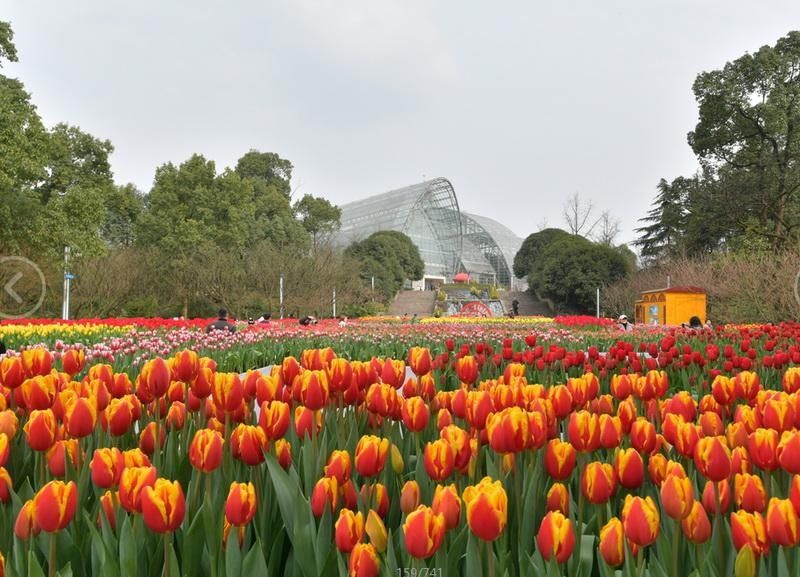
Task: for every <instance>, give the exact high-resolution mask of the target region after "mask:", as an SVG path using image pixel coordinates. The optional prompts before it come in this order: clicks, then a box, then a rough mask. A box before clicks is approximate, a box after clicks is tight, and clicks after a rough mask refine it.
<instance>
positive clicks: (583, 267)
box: [528, 235, 631, 312]
mask: <svg viewBox="0 0 800 577" xmlns="http://www.w3.org/2000/svg"><path fill="white" fill-rule="evenodd" d="M630 271H631V268H630V263H629V261H628V260H627V259H626V257H625V256H623V254H622V253H621V252H620V251H619V250H617V249H614V248H610V247H607V246H603V245H600V244H596V243H593V242H591V241H589V240H586V239H585V238H583V237H581V236H577V235H569V236H567V237H565V238H561V239H559V240H556V241H554V242H553V243H551V244H550V245H548V246H547V247H546V248H545V249H544V251H543V252H542V253H541V255H540V256H539V258H538V259H537V261H536V266H535V267H534V269H533V270H532V271H531V272H530V273H529V274H528V283H529V285H530V287H531V289H533V290H534V291H535V292H536V293H538V294H539V295H540V296H541V297H543V298H546V299H550V300H552V301H553V303H554V304H555V305H556V306H557V307H559V308H561V309H566V310H571V311H576V312H588V311H591V310H592V309H593V308H594V303H595V291H596V290H597V288H598V287H604V286H606V285H608V284H611V283H613V282H616V281H618V280H620V279H622V278H624V277H625V276H626V275H627V274H628V273H629V272H630Z"/></svg>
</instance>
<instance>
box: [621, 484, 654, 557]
mask: <svg viewBox="0 0 800 577" xmlns="http://www.w3.org/2000/svg"><path fill="white" fill-rule="evenodd" d="M660 522H661V516H660V515H659V513H658V507H657V506H656V504H655V503H654V502H653V499H652V498H650V497H646V498H642V497H634V496H632V495H627V496H626V497H625V503H624V504H623V506H622V528H623V530H624V532H625V537H627V538H628V540H629V541H630V542H631V543H633V544H634V545H637V546H639V547H647V546H648V545H651V544H652V543H654V542H655V540H656V539H657V538H658V533H659V523H660Z"/></svg>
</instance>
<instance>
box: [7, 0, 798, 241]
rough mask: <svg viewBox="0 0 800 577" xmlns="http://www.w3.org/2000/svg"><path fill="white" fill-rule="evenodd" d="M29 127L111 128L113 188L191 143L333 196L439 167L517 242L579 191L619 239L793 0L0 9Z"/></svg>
mask: <svg viewBox="0 0 800 577" xmlns="http://www.w3.org/2000/svg"><path fill="white" fill-rule="evenodd" d="M0 6H1V7H2V9H1V10H0V19H3V20H10V21H11V23H12V26H13V29H14V33H15V41H16V44H17V48H18V51H19V58H20V62H19V63H18V64H16V65H9V66H7V67H5V68H3V73H4V74H7V75H11V76H16V77H18V78H20V79H21V80H22V81H23V82H24V83H25V85H26V87H27V89H28V90H29V91H30V92H31V93H32V94H33V101H34V103H35V104H36V105H37V106H38V108H39V111H40V113H41V115H42V117H43V118H44V120H45V122H46V123H47V124H48V125H52V124H55V123H57V122H61V121H66V122H69V123H71V124H76V125H78V126H80V127H81V128H83V129H84V130H86V131H89V132H91V133H92V134H94V135H95V136H98V137H101V138H107V139H109V140H111V141H112V142H113V144H114V146H115V148H116V150H115V152H114V155H113V158H112V162H113V169H114V173H115V177H116V179H117V181H118V182H120V183H123V182H134V183H135V184H136V185H137V186H138V187H139V188H140V189H141V190H143V191H147V190H148V189H149V188H150V185H151V183H152V179H153V174H154V170H155V168H156V166H158V165H160V164H163V163H165V162H168V161H172V162H175V163H180V162H182V161H184V160H186V159H187V158H188V157H189V156H190V155H191V154H192V153H195V152H198V153H202V154H204V155H205V156H206V157H208V158H210V159H213V160H215V161H216V162H217V168H218V169H219V170H221V169H222V168H223V167H225V166H230V165H233V164H234V163H235V161H236V159H237V158H239V157H240V156H241V155H242V154H243V153H244V152H246V151H247V150H249V149H251V148H255V149H258V150H261V151H271V152H277V153H279V154H280V155H281V156H283V157H285V158H288V159H290V160H291V161H292V162H293V163H294V166H295V172H294V179H293V185H294V187H295V188H296V189H297V193H298V194H305V193H311V194H314V195H321V196H324V197H326V198H328V199H330V200H331V201H333V202H335V203H337V204H341V203H345V202H348V201H351V200H357V199H359V198H363V197H365V196H368V195H370V194H374V193H379V192H383V191H386V190H390V189H393V188H399V187H401V186H404V185H407V184H413V183H415V182H419V181H420V180H422V179H424V178H432V177H435V176H444V177H447V178H449V179H450V181H451V182H452V183H453V185H454V187H455V190H456V194H457V196H458V198H459V202H460V204H461V207H462V208H463V209H464V210H467V211H469V212H475V213H478V214H482V215H485V216H488V217H491V218H494V219H497V220H499V221H501V222H503V223H505V224H506V225H507V226H509V227H510V228H511V229H512V230H514V231H515V232H516V233H517V234H518V235H520V236H523V237H524V236H526V235H527V234H529V233H531V232H535V231H536V230H537V229H538V228H539V227H540V225H541V224H542V223H544V222H546V223H547V224H548V225H550V226H563V224H562V218H561V211H562V207H563V203H564V201H565V199H566V197H567V196H569V195H571V194H573V193H575V192H578V193H579V194H580V195H581V197H582V198H584V199H586V200H587V201H588V200H591V201H592V202H593V203H594V205H595V206H596V207H597V209H598V213H599V211H601V210H604V209H607V210H609V211H611V212H612V213H613V214H614V215H615V216H616V217H617V218H619V219H620V220H621V221H622V226H623V233H622V235H621V236H620V238H619V240H620V241H629V240H632V239H633V238H634V236H635V235H634V233H633V229H634V228H635V227H636V226H637V220H638V219H639V218H641V217H642V216H643V215H644V214H645V213H646V211H647V210H648V208H649V205H650V203H651V201H652V198H653V195H654V193H655V186H656V184H657V183H658V180H659V179H660V178H662V177H665V178H668V179H671V178H674V177H676V176H680V175H688V174H691V173H693V172H694V170H695V168H696V166H697V163H696V160H695V158H694V156H693V154H692V152H691V150H690V148H689V146H688V144H687V143H686V133H687V132H688V131H690V130H691V129H692V128H693V127H694V125H695V123H696V120H697V107H696V103H695V101H694V97H693V95H692V91H691V86H692V82H693V80H694V78H695V76H696V75H697V74H698V73H699V72H701V71H704V70H711V69H715V68H719V67H721V66H723V65H724V64H725V62H727V61H729V60H732V59H734V58H737V57H738V56H740V55H742V54H743V53H744V52H746V51H751V52H752V51H754V50H757V49H758V48H759V47H760V46H763V45H764V44H774V42H775V41H776V40H777V39H778V38H779V37H781V36H783V35H785V34H786V33H787V32H788V31H789V30H792V29H797V28H800V2H798V1H797V0H791V1H790V0H786V1H777V0H776V1H762V0H749V1H741V0H647V1H642V0H633V1H613V0H606V1H603V2H600V1H597V0H584V1H568V0H551V1H549V2H541V1H538V2H531V1H528V2H478V1H472V2H467V1H464V0H461V1H456V0H449V1H442V0H437V1H432V0H428V1H415V2H410V1H406V2H401V1H381V0H358V1H353V0H338V1H316V2H311V1H308V2H306V1H298V0H292V1H281V2H279V1H274V2H265V1H258V2H257V1H243V0H242V1H235V2H234V1H230V2H223V1H221V0H215V1H210V0H191V1H189V0H184V1H174V0H173V1H164V0H139V1H137V2H121V1H116V2H114V1H109V0H81V1H64V0H47V1H45V0H0Z"/></svg>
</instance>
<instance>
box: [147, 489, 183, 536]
mask: <svg viewBox="0 0 800 577" xmlns="http://www.w3.org/2000/svg"><path fill="white" fill-rule="evenodd" d="M185 514H186V499H185V498H184V495H183V489H182V488H181V484H180V483H179V482H178V481H169V480H167V479H157V480H156V482H155V483H154V485H153V486H152V487H145V488H144V490H143V491H142V517H144V524H145V525H147V528H148V529H150V530H151V531H153V532H155V533H171V532H172V531H175V530H176V529H177V528H178V527H180V526H181V523H183V517H184V515H185Z"/></svg>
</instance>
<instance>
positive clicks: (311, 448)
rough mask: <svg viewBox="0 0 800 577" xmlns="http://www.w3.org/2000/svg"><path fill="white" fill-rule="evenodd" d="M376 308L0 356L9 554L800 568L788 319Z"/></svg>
mask: <svg viewBox="0 0 800 577" xmlns="http://www.w3.org/2000/svg"><path fill="white" fill-rule="evenodd" d="M387 326H388V328H387V329H385V330H381V329H380V327H375V326H369V325H364V326H361V327H356V326H353V327H339V326H338V325H333V324H331V325H328V326H322V327H315V328H314V330H313V331H307V332H303V331H302V330H301V329H300V328H297V327H289V326H287V327H279V326H274V327H271V328H265V329H259V330H251V331H242V332H239V333H236V335H223V334H222V333H220V334H217V335H205V334H204V333H201V332H199V331H197V330H195V329H191V328H179V329H173V330H167V331H163V330H138V331H133V332H131V333H129V334H128V335H127V336H125V337H111V339H112V340H113V339H118V338H121V339H122V343H120V346H119V347H118V351H117V352H118V354H121V355H124V354H128V355H134V356H138V362H137V363H130V364H129V365H128V367H127V369H124V370H123V369H120V368H115V367H112V366H111V365H108V364H103V363H102V360H103V359H102V357H101V356H96V357H94V358H93V359H92V360H91V361H90V362H87V351H92V352H91V354H95V353H94V349H91V348H85V349H84V348H81V347H76V346H74V344H63V343H62V344H61V346H60V348H58V349H57V350H55V351H53V352H51V351H49V350H48V349H46V348H37V347H30V348H26V349H25V350H23V351H21V352H20V353H19V354H12V355H11V356H8V357H7V358H5V359H4V360H2V361H0V383H2V389H0V392H2V395H0V466H1V467H2V469H0V522H1V523H2V526H3V527H8V528H12V527H13V529H14V530H13V531H10V530H9V531H5V532H0V553H2V554H3V556H4V557H3V561H0V564H3V566H4V570H5V574H7V575H37V574H43V571H44V570H47V571H48V572H49V573H50V574H55V572H56V570H58V571H60V572H61V574H62V575H66V574H71V575H101V574H102V575H137V576H150V575H153V576H155V575H162V574H165V573H166V574H168V575H179V574H180V575H184V574H188V575H237V576H238V575H260V574H276V575H285V574H296V575H304V576H311V575H347V574H350V575H366V576H371V575H379V574H380V575H396V574H397V572H398V570H399V571H400V572H401V573H402V572H403V571H404V569H406V568H408V569H412V568H413V569H415V570H417V572H418V574H419V571H420V570H421V569H422V568H426V569H428V574H429V575H432V574H442V575H492V574H495V575H505V574H508V575H510V576H521V575H562V574H566V575H570V576H577V575H593V574H595V575H603V576H606V575H608V576H610V575H613V574H614V571H615V570H616V569H621V570H622V571H623V572H624V574H632V575H633V574H639V575H641V574H650V575H678V574H680V573H682V572H685V568H686V567H695V568H696V569H697V571H698V572H699V574H701V575H707V574H720V575H726V574H731V572H732V571H733V568H734V566H736V567H737V571H738V572H739V573H738V574H749V575H755V574H756V572H759V571H763V572H764V573H765V574H767V572H768V571H771V570H772V569H773V568H774V569H775V572H776V574H786V575H793V574H796V570H797V567H798V563H800V560H799V559H798V546H797V545H798V541H799V540H800V536H799V535H798V529H797V527H798V512H800V475H799V474H800V460H798V458H797V455H798V454H800V432H799V431H798V426H800V368H796V367H795V365H797V364H798V363H800V347H799V346H798V334H800V326H798V325H795V324H783V325H779V326H772V325H766V326H758V327H730V328H721V329H718V330H716V331H714V332H712V331H701V332H693V331H685V330H666V331H665V330H662V331H660V332H659V333H655V332H652V331H649V332H644V331H642V332H640V333H633V334H624V335H622V334H613V336H611V337H610V339H611V340H608V341H607V342H604V343H603V346H602V347H600V348H598V347H597V346H595V345H589V346H584V345H585V344H586V343H587V342H593V341H587V340H585V339H586V338H590V337H580V336H576V335H574V334H571V333H567V332H556V331H553V330H552V329H548V330H547V331H546V332H542V333H539V334H537V333H533V332H530V331H529V330H528V331H524V332H521V333H519V334H517V335H513V331H512V336H508V332H504V331H503V330H501V329H496V328H487V327H484V326H475V325H461V324H458V325H457V326H456V327H453V326H451V327H447V326H444V325H428V326H426V327H420V326H419V325H413V326H409V327H408V330H407V331H406V330H403V331H398V327H397V326H396V325H387ZM448 328H449V330H448ZM453 328H457V329H458V331H461V332H462V333H463V334H462V335H461V337H460V338H458V339H456V338H453ZM281 331H284V332H281ZM458 331H457V332H458ZM621 336H624V337H625V338H626V339H629V340H619V337H621ZM265 337H267V338H268V339H269V344H268V345H264V344H263V343H264V338H265ZM250 339H253V340H252V341H251V340H250ZM571 339H575V340H571ZM423 340H424V341H425V342H428V343H430V344H429V346H427V347H418V346H414V345H415V344H417V343H416V342H415V341H423ZM308 342H332V343H336V348H305V349H294V347H299V346H302V344H303V343H308ZM597 342H599V341H597ZM188 343H194V344H200V345H202V347H203V348H202V349H201V350H208V351H211V352H213V353H214V354H215V355H216V357H217V359H218V361H215V360H213V359H211V358H210V357H204V356H203V355H204V354H205V353H202V354H200V355H198V354H197V353H195V352H193V351H191V350H188V349H182V348H181V347H183V346H185V345H187V344H188ZM259 343H262V344H259ZM217 345H219V346H218V348H215V346H217ZM126 346H129V347H132V350H131V351H129V352H128V353H124V351H125V347H126ZM259 346H268V347H269V348H268V349H264V351H265V354H269V355H272V356H273V357H274V356H276V355H279V356H280V358H279V360H278V361H275V362H274V363H272V364H274V365H275V366H274V367H273V368H272V370H271V371H268V372H267V373H262V372H260V371H251V372H246V373H244V374H243V375H241V376H240V375H239V374H238V373H236V372H230V370H231V369H230V368H227V369H226V368H223V362H224V359H225V355H226V354H230V353H231V351H234V350H236V349H235V348H236V347H240V349H241V350H243V351H247V350H248V348H257V347H259ZM276 347H284V351H288V350H289V349H291V350H293V351H294V350H296V351H297V352H296V353H294V354H288V352H284V353H280V352H279V350H280V349H279V348H276ZM392 347H394V350H395V351H396V354H388V355H384V354H380V355H379V354H376V353H377V352H378V351H382V352H389V351H391V350H392ZM120 351H122V352H120ZM142 351H147V352H148V354H147V355H144V354H143V353H142ZM266 351H269V352H268V353H266ZM158 355H161V356H158ZM356 357H360V358H361V360H356ZM254 360H255V357H254ZM258 360H259V361H260V360H261V357H258ZM240 361H241V359H240ZM253 366H255V365H253ZM408 369H410V371H411V373H409V372H408ZM409 374H411V376H410V377H409V376H408V375H409ZM781 549H783V551H781ZM432 570H436V571H438V573H432V572H431V571H432ZM742 571H747V573H742Z"/></svg>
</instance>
